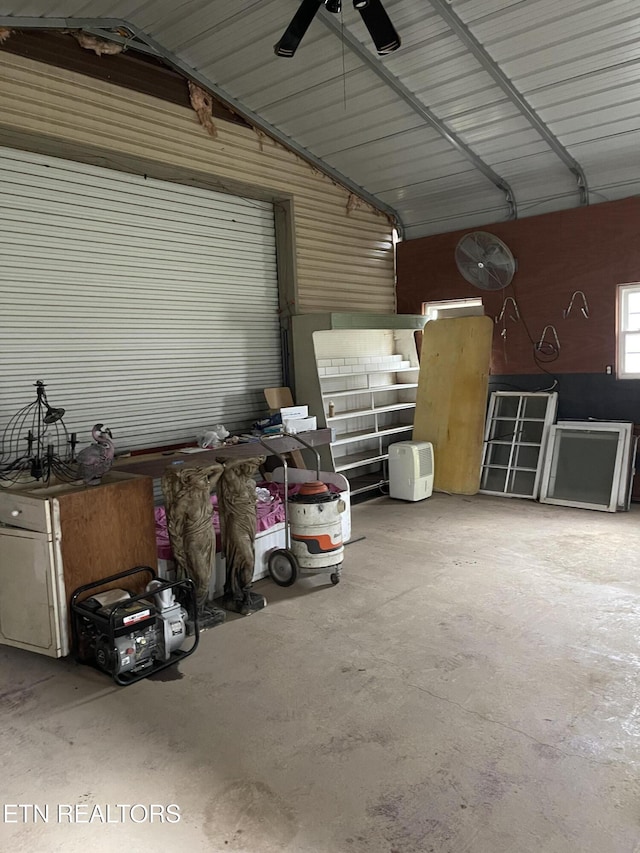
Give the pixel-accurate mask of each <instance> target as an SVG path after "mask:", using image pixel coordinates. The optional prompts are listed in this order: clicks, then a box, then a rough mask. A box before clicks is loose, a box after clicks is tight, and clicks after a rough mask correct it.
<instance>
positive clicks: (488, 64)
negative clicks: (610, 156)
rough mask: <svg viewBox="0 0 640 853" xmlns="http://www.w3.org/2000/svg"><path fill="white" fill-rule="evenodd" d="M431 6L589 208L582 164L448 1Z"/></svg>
mask: <svg viewBox="0 0 640 853" xmlns="http://www.w3.org/2000/svg"><path fill="white" fill-rule="evenodd" d="M429 3H431V5H432V6H433V8H434V9H435V10H436V12H438V14H439V15H440V16H441V17H442V18H443V19H444V20H445V21H446V22H447V24H448V25H449V26H450V27H451V29H452V30H453V31H454V32H455V34H456V35H457V36H458V38H459V39H460V40H461V41H462V42H463V43H464V44H465V45H466V47H468V48H469V50H470V51H471V52H472V53H473V55H474V56H475V58H476V59H477V60H478V62H479V63H480V65H481V66H482V67H483V68H484V70H485V71H486V72H487V73H488V74H489V75H490V76H491V77H492V78H493V80H494V81H495V82H496V83H497V84H498V86H500V88H501V89H502V91H503V92H504V93H505V94H506V95H507V97H508V98H509V100H510V101H511V102H512V103H513V104H515V105H516V106H517V108H518V109H519V110H520V112H521V113H522V115H524V116H525V117H526V118H527V120H528V121H529V122H530V123H531V124H532V125H533V126H534V127H535V129H536V130H537V131H538V133H539V134H540V136H542V138H543V139H544V140H545V142H546V143H547V145H548V146H549V147H550V148H551V150H552V151H553V152H554V153H555V154H556V155H557V156H558V157H559V158H560V160H562V162H563V163H564V164H565V165H566V166H567V168H568V169H569V171H570V172H571V174H572V175H573V176H574V178H575V179H576V182H577V185H578V190H579V193H580V203H581V204H589V184H588V182H587V176H586V175H585V173H584V170H583V168H582V166H581V165H580V163H578V161H577V160H576V159H575V158H573V157H572V156H571V154H569V152H568V151H567V149H566V148H565V147H564V145H563V144H562V143H561V142H560V140H559V139H558V138H557V136H555V134H554V133H553V132H552V131H551V130H550V129H549V127H548V126H547V125H546V124H545V122H544V121H543V120H542V119H541V118H540V116H539V115H538V114H537V112H536V111H535V110H534V109H533V107H532V106H531V105H530V104H529V103H528V102H527V101H526V100H525V98H524V96H523V95H522V94H521V92H519V91H518V89H516V87H515V86H514V84H513V82H512V81H511V79H510V78H509V77H507V75H506V74H505V73H504V71H503V70H502V69H501V68H500V66H499V65H498V63H497V62H496V61H495V60H494V59H493V58H492V57H491V56H489V54H488V52H487V50H486V49H485V47H484V46H483V45H482V44H481V43H480V42H479V41H478V39H477V38H476V37H475V36H474V35H473V33H472V32H471V30H470V29H469V27H468V26H467V25H466V24H465V23H464V21H463V20H462V19H461V18H459V17H458V15H457V14H456V12H454V11H453V9H452V8H451V6H450V5H449V3H448V2H446V0H429Z"/></svg>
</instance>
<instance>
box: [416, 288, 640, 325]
mask: <svg viewBox="0 0 640 853" xmlns="http://www.w3.org/2000/svg"><path fill="white" fill-rule="evenodd" d="M638 292H639V293H640V286H639V287H638ZM422 313H423V314H425V315H426V317H427V320H438V319H439V320H442V319H444V318H446V317H477V316H482V315H483V314H484V308H483V306H482V298H481V297H479V296H477V297H473V298H472V299H447V300H445V301H441V302H423V303H422Z"/></svg>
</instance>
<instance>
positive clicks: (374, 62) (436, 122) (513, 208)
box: [318, 7, 518, 219]
mask: <svg viewBox="0 0 640 853" xmlns="http://www.w3.org/2000/svg"><path fill="white" fill-rule="evenodd" d="M318 17H319V18H320V20H321V21H322V23H323V24H324V25H325V26H326V27H327V28H328V29H330V30H331V31H332V32H334V33H335V34H336V35H337V36H338V37H339V38H341V39H342V40H343V42H344V43H345V44H346V45H347V46H348V47H349V49H350V50H351V51H352V53H354V54H356V56H358V58H359V59H361V60H362V62H364V64H365V65H367V66H368V67H369V68H370V69H371V71H373V72H374V74H376V75H377V76H378V77H379V78H380V79H381V80H382V81H383V82H384V83H385V84H386V85H387V86H388V87H389V88H390V89H391V90H392V91H393V92H395V93H396V95H398V97H400V98H401V99H402V100H403V101H404V102H405V103H406V104H407V105H408V106H409V107H411V109H412V110H413V111H414V112H415V113H417V114H418V115H419V116H420V117H421V118H422V119H424V121H425V122H426V123H427V124H428V125H430V126H431V127H432V128H433V129H434V130H436V131H437V132H438V133H439V134H440V135H441V136H442V137H444V139H446V140H447V142H448V143H449V144H450V145H452V146H453V147H454V148H455V149H456V150H457V151H458V152H459V153H460V154H462V155H463V156H464V157H466V159H467V160H469V161H470V162H471V163H473V165H474V166H475V167H476V169H478V171H480V172H482V174H483V175H484V176H485V177H486V178H488V179H489V180H490V181H491V183H492V184H494V185H495V186H496V187H498V189H499V190H501V191H502V192H503V193H504V195H505V199H506V202H507V206H508V208H509V217H510V218H511V219H516V218H517V216H518V207H517V202H516V197H515V193H514V192H513V189H512V188H511V186H510V184H509V183H508V181H507V180H505V178H503V177H502V176H501V175H499V174H498V173H497V172H496V171H494V169H492V168H491V166H490V165H489V164H488V163H485V161H484V160H483V159H482V158H481V157H480V156H478V154H476V153H475V151H473V150H472V149H471V148H470V147H469V146H468V145H467V144H466V142H463V141H462V139H461V138H460V137H459V136H458V134H457V133H455V132H454V131H453V130H450V129H449V128H448V127H447V126H446V125H445V124H444V122H442V121H441V120H440V119H439V118H438V117H437V116H436V114H435V113H434V112H432V111H431V110H430V109H429V107H427V106H426V105H425V104H423V103H422V101H420V100H419V99H418V98H417V97H416V96H415V95H414V94H413V92H412V91H411V90H410V89H408V88H407V87H406V86H405V85H404V83H402V81H401V80H399V79H398V77H396V76H395V75H394V74H392V73H391V72H390V71H389V69H388V68H387V67H386V66H385V65H384V64H383V63H382V62H380V60H379V59H377V58H376V57H374V56H373V54H372V53H371V52H370V51H369V50H367V48H366V47H365V46H364V45H363V44H362V42H360V41H358V39H357V38H356V37H355V36H354V35H352V34H351V33H350V32H349V30H347V28H346V27H342V26H341V24H340V23H339V22H338V21H337V20H336V18H335V15H332V14H331V13H330V12H327V10H326V9H325V8H324V7H322V8H321V10H320V15H319V16H318Z"/></svg>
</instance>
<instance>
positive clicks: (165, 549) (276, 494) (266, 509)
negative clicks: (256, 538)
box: [155, 483, 300, 560]
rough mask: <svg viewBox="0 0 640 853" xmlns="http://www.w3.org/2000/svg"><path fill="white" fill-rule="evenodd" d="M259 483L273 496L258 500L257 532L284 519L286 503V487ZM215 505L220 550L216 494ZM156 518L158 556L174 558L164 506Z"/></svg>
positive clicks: (294, 489) (294, 488) (293, 489)
mask: <svg viewBox="0 0 640 853" xmlns="http://www.w3.org/2000/svg"><path fill="white" fill-rule="evenodd" d="M258 485H259V486H260V487H261V488H263V489H267V490H268V491H269V494H270V495H271V496H272V497H273V501H272V502H271V503H267V502H265V501H256V532H257V533H262V532H263V531H265V530H269V528H271V527H274V525H276V524H279V523H280V522H282V521H284V504H283V502H282V496H283V495H284V487H283V486H280V485H278V484H276V483H258ZM298 491H300V486H291V487H290V488H289V494H290V495H292V494H296V492H298ZM211 503H212V505H213V516H212V518H211V523H212V524H213V528H214V530H215V531H216V550H217V551H220V549H221V541H220V515H219V513H218V498H217V496H216V495H212V496H211ZM155 518H156V543H157V546H158V557H159V559H161V560H172V559H173V552H172V550H171V542H170V541H169V533H168V531H167V515H166V512H165V508H164V507H163V506H157V507H156V508H155Z"/></svg>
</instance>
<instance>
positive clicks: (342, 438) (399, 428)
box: [331, 424, 413, 447]
mask: <svg viewBox="0 0 640 853" xmlns="http://www.w3.org/2000/svg"><path fill="white" fill-rule="evenodd" d="M412 430H413V424H393V425H387V426H385V427H383V428H382V429H380V430H377V431H376V430H371V429H359V430H354V431H353V432H345V433H343V434H342V435H339V436H338V437H337V438H336V440H335V441H332V442H331V446H332V447H335V446H336V445H337V444H352V443H353V442H355V441H364V440H365V439H368V438H378V437H379V436H383V435H394V434H395V433H399V432H412Z"/></svg>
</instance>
